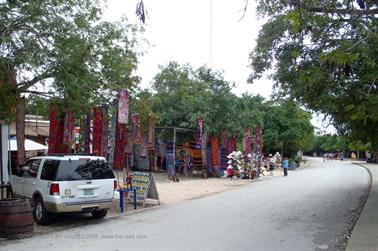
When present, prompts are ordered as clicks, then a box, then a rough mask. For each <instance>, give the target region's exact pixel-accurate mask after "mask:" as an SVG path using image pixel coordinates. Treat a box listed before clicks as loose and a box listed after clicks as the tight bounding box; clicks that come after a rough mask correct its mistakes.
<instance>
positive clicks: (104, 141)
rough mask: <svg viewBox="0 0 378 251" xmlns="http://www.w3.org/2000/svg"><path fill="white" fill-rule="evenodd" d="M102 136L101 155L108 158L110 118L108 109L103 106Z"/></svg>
mask: <svg viewBox="0 0 378 251" xmlns="http://www.w3.org/2000/svg"><path fill="white" fill-rule="evenodd" d="M101 110H102V133H101V135H102V138H101V156H102V157H105V158H106V159H108V136H109V131H108V129H109V120H108V115H107V114H108V109H107V108H106V107H102V109H101Z"/></svg>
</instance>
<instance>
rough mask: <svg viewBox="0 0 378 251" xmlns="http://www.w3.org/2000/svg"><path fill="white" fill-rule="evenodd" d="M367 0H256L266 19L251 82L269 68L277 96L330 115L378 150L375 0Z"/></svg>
mask: <svg viewBox="0 0 378 251" xmlns="http://www.w3.org/2000/svg"><path fill="white" fill-rule="evenodd" d="M366 2H367V1H350V0H344V1H338V0H330V1H320V0H309V1H284V0H273V1H263V0H258V1H257V3H258V12H259V13H260V15H262V16H265V17H268V21H267V23H266V24H265V25H264V26H263V27H262V30H261V31H260V34H259V37H258V40H257V46H256V47H255V49H254V50H253V52H251V54H250V59H251V66H252V68H253V72H252V74H251V75H250V78H249V81H250V82H253V81H254V80H255V79H257V78H259V77H261V76H262V74H263V73H264V72H265V71H268V70H271V69H273V71H274V72H273V80H274V81H275V87H276V88H277V90H278V97H285V98H288V99H291V100H295V101H298V102H300V104H301V105H304V106H305V107H306V108H309V109H312V110H315V111H318V112H322V113H324V114H326V115H331V116H332V117H333V122H334V125H335V126H336V128H337V129H338V130H339V132H340V133H341V134H348V135H349V136H351V137H353V138H355V139H360V140H363V141H364V142H372V143H373V145H374V144H375V145H374V147H375V148H376V149H377V148H378V145H377V144H378V143H376V142H378V109H376V107H377V105H378V81H377V80H378V79H377V72H378V49H377V48H378V28H377V27H378V20H377V14H378V4H377V3H376V2H373V1H369V3H366ZM357 3H358V4H359V5H360V8H356V4H357ZM374 142H375V143H374Z"/></svg>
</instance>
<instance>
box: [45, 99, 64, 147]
mask: <svg viewBox="0 0 378 251" xmlns="http://www.w3.org/2000/svg"><path fill="white" fill-rule="evenodd" d="M49 118H50V129H49V132H50V136H49V150H48V153H49V154H53V153H63V135H64V119H62V118H61V117H60V114H59V110H58V108H57V107H56V106H51V107H50V114H49Z"/></svg>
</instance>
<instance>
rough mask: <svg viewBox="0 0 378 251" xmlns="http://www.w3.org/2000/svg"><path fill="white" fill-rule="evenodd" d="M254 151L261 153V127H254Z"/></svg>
mask: <svg viewBox="0 0 378 251" xmlns="http://www.w3.org/2000/svg"><path fill="white" fill-rule="evenodd" d="M254 146H255V153H256V154H259V155H261V154H262V128H261V127H259V126H258V127H256V136H255V145H254Z"/></svg>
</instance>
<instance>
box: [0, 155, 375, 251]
mask: <svg viewBox="0 0 378 251" xmlns="http://www.w3.org/2000/svg"><path fill="white" fill-rule="evenodd" d="M368 181H369V175H368V173H367V171H366V170H364V169H363V168H362V167H359V166H356V165H352V164H350V163H347V162H339V161H329V162H327V163H323V162H322V161H317V160H312V161H311V165H310V167H307V168H305V169H302V170H297V171H294V172H290V171H289V176H288V177H274V178H271V179H266V180H262V181H258V182H254V183H252V184H250V185H247V186H244V187H242V188H238V189H236V190H232V191H229V192H225V193H221V194H217V195H214V196H209V197H205V198H201V199H197V200H191V201H186V202H182V203H178V204H175V205H170V206H163V207H159V208H154V209H151V210H146V211H143V212H140V213H137V214H133V215H127V216H123V217H120V218H116V219H111V220H105V221H101V222H99V223H98V224H92V225H86V226H82V227H76V228H72V229H69V230H63V231H59V232H56V233H51V234H44V235H40V236H35V237H33V238H30V239H25V240H21V241H7V242H3V243H1V244H2V245H1V246H0V250H12V251H15V250H28V251H30V250H301V251H302V250H337V248H338V245H339V244H340V242H342V240H343V238H344V234H345V233H346V231H347V230H348V228H349V227H350V221H351V215H352V214H351V212H352V210H353V209H355V208H356V207H357V206H358V204H359V203H358V201H359V199H360V198H361V197H362V196H363V195H364V194H365V193H366V190H367V188H368Z"/></svg>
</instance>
